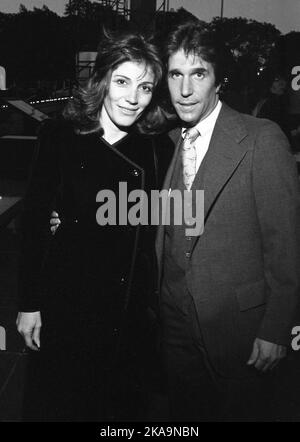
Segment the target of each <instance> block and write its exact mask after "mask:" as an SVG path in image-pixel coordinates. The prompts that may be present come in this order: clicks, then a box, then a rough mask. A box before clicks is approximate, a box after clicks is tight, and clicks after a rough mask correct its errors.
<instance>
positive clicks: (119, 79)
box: [116, 78, 126, 85]
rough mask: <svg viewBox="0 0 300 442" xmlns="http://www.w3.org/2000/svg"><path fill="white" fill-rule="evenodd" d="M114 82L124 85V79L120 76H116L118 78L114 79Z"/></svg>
mask: <svg viewBox="0 0 300 442" xmlns="http://www.w3.org/2000/svg"><path fill="white" fill-rule="evenodd" d="M116 83H117V84H120V85H124V84H126V81H125V80H123V79H122V78H118V80H117V81H116Z"/></svg>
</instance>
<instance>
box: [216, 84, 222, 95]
mask: <svg viewBox="0 0 300 442" xmlns="http://www.w3.org/2000/svg"><path fill="white" fill-rule="evenodd" d="M220 89H221V84H218V86H217V87H216V93H217V94H218V93H219V92H220Z"/></svg>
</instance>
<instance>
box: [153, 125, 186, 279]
mask: <svg viewBox="0 0 300 442" xmlns="http://www.w3.org/2000/svg"><path fill="white" fill-rule="evenodd" d="M169 137H170V138H171V139H172V140H173V142H174V144H176V147H175V150H174V154H173V157H172V160H171V163H170V166H169V168H168V171H167V174H166V177H165V180H164V183H163V187H162V190H169V189H170V185H171V182H172V177H173V173H174V169H175V165H176V160H177V156H178V154H179V150H180V146H181V139H182V138H181V129H180V128H176V129H173V130H172V131H171V132H170V133H169ZM164 234H165V226H164V224H163V223H161V222H160V223H159V226H158V227H157V234H156V242H155V247H156V255H157V260H158V269H159V281H160V271H161V259H162V254H163V245H164Z"/></svg>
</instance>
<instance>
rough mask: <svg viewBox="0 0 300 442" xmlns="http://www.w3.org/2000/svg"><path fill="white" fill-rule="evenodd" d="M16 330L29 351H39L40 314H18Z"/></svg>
mask: <svg viewBox="0 0 300 442" xmlns="http://www.w3.org/2000/svg"><path fill="white" fill-rule="evenodd" d="M16 324H17V330H18V332H19V333H20V334H21V335H22V336H23V338H24V340H25V344H26V346H27V347H29V348H30V349H31V350H35V351H37V350H39V349H40V331H41V326H42V320H41V312H19V313H18V317H17V321H16Z"/></svg>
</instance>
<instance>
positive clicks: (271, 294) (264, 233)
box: [253, 121, 300, 345]
mask: <svg viewBox="0 0 300 442" xmlns="http://www.w3.org/2000/svg"><path fill="white" fill-rule="evenodd" d="M253 189H254V195H255V202H256V209H257V216H258V220H259V225H260V230H261V237H262V247H263V256H264V276H265V281H266V284H267V295H268V297H267V305H266V312H265V315H264V318H263V321H262V323H261V326H260V329H259V331H258V335H257V336H258V337H259V338H261V339H264V340H266V341H270V342H274V343H277V344H283V345H289V343H290V341H291V327H292V323H293V320H294V317H295V313H296V311H297V306H298V301H299V276H300V266H299V264H300V253H299V248H300V235H299V233H300V232H299V226H300V191H299V179H298V176H297V169H296V163H295V161H294V159H293V156H292V154H291V153H290V150H289V145H288V142H287V139H286V137H285V135H284V134H283V133H282V131H281V130H280V129H279V127H278V126H277V125H276V124H273V123H271V122H267V121H266V122H264V123H263V127H262V128H261V130H260V132H259V134H258V137H257V142H256V146H255V151H254V157H253Z"/></svg>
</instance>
